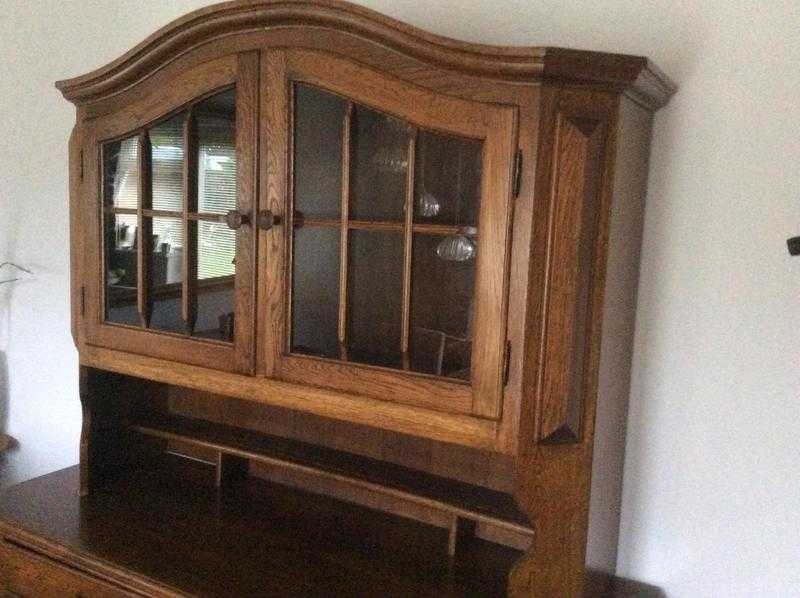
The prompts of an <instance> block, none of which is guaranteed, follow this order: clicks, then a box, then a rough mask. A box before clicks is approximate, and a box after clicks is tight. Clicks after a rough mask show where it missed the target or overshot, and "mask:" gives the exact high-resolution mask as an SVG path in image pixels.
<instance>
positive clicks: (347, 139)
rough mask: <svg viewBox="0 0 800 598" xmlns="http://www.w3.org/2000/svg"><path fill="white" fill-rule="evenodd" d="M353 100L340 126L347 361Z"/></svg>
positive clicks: (342, 350)
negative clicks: (342, 124)
mask: <svg viewBox="0 0 800 598" xmlns="http://www.w3.org/2000/svg"><path fill="white" fill-rule="evenodd" d="M354 111H355V109H354V106H353V102H348V103H347V110H345V114H344V126H343V128H342V193H341V210H342V227H341V229H340V237H339V326H338V335H339V357H340V358H341V359H342V360H343V361H347V270H348V265H349V263H348V262H349V257H348V249H349V247H348V241H349V238H350V227H349V222H350V159H351V151H352V129H353V113H354Z"/></svg>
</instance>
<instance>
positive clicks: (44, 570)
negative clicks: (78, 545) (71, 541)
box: [0, 542, 133, 598]
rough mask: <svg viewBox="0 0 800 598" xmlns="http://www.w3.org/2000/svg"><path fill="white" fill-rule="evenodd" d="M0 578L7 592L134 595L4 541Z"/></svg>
mask: <svg viewBox="0 0 800 598" xmlns="http://www.w3.org/2000/svg"><path fill="white" fill-rule="evenodd" d="M0 582H1V585H0V589H2V591H3V596H14V597H17V596H22V597H24V598H51V597H52V598H67V597H70V598H123V597H130V596H132V595H133V594H129V593H128V592H125V591H124V590H122V589H120V588H117V587H115V586H113V585H111V584H109V583H106V582H104V581H101V580H99V579H95V578H93V577H91V576H89V575H86V574H84V573H81V572H79V571H76V570H74V569H71V568H69V567H67V566H64V565H61V564H60V563H56V562H55V561H52V560H50V559H48V558H46V557H44V556H41V555H39V554H37V553H34V552H33V551H30V550H27V549H26V548H22V547H20V546H16V545H14V544H10V543H8V542H3V543H2V544H0Z"/></svg>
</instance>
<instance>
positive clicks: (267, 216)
mask: <svg viewBox="0 0 800 598" xmlns="http://www.w3.org/2000/svg"><path fill="white" fill-rule="evenodd" d="M256 221H257V224H258V228H260V229H261V230H270V229H271V228H272V227H273V226H275V225H276V224H280V218H278V217H277V216H276V215H275V214H273V213H272V210H261V211H259V212H258V216H257V218H256Z"/></svg>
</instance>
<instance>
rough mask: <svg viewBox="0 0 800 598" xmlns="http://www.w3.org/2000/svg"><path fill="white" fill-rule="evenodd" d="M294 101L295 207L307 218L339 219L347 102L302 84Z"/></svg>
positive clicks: (296, 87) (296, 89)
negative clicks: (343, 132)
mask: <svg viewBox="0 0 800 598" xmlns="http://www.w3.org/2000/svg"><path fill="white" fill-rule="evenodd" d="M294 101H295V113H294V114H295V116H294V210H295V212H299V213H300V214H302V215H303V216H304V217H305V218H316V219H338V218H339V217H340V216H341V202H340V197H341V188H342V128H343V125H344V116H345V111H346V109H347V102H345V101H344V100H342V99H341V98H339V97H338V96H334V95H332V94H329V93H325V92H324V91H321V90H319V89H316V88H314V87H309V86H307V85H299V84H298V85H295V87H294Z"/></svg>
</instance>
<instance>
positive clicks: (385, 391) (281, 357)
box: [257, 49, 518, 419]
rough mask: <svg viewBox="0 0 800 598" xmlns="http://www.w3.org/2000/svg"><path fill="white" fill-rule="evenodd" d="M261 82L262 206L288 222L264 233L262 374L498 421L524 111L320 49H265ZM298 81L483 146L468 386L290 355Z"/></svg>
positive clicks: (261, 246) (261, 244)
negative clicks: (515, 178) (294, 121)
mask: <svg viewBox="0 0 800 598" xmlns="http://www.w3.org/2000/svg"><path fill="white" fill-rule="evenodd" d="M331 73H336V75H335V76H331ZM261 80H262V82H263V83H262V95H261V135H262V147H265V148H266V149H265V151H263V152H262V154H261V172H262V173H264V176H262V178H261V194H260V195H261V204H260V206H259V208H260V209H269V210H271V211H272V212H273V213H274V214H276V215H277V216H278V218H279V220H280V222H281V226H279V227H276V228H274V229H272V230H270V231H268V232H261V233H260V237H261V238H260V240H259V256H260V260H261V261H260V263H259V268H258V271H259V272H260V273H261V279H260V281H259V297H260V302H261V305H260V308H259V314H258V316H259V326H258V330H259V333H258V337H259V341H261V342H260V343H259V355H258V365H257V372H258V373H259V374H260V375H263V376H266V377H274V378H277V379H280V380H284V381H287V382H296V383H305V384H311V385H314V386H323V387H328V388H334V389H336V390H340V391H343V392H348V393H350V394H362V395H367V396H372V397H375V398H382V399H384V400H390V401H396V402H399V403H405V404H410V405H415V406H420V407H425V408H429V409H435V410H440V411H446V412H453V413H461V414H470V415H474V416H478V417H485V418H487V419H499V418H500V416H501V414H502V403H503V387H504V380H503V367H504V361H505V358H506V348H505V344H506V317H507V309H508V293H507V291H508V288H507V287H508V269H509V266H510V263H509V262H510V243H511V223H512V215H513V214H512V205H511V201H512V197H511V193H512V191H511V187H512V170H513V163H514V156H515V154H516V150H517V127H518V114H517V112H518V109H517V108H516V107H514V106H510V105H501V104H492V103H485V102H477V101H471V100H467V99H463V98H457V97H455V96H449V95H445V94H442V93H439V92H436V91H432V90H429V89H426V88H422V87H419V86H417V85H414V84H412V83H409V82H407V81H402V80H399V79H395V78H393V77H390V76H388V75H386V74H383V73H380V72H378V71H376V70H373V69H370V68H367V67H365V66H363V65H360V64H358V63H356V62H354V61H351V60H347V59H345V58H341V57H337V56H334V55H332V54H327V53H323V52H319V51H315V50H301V49H266V50H265V51H264V53H263V55H262V69H261ZM292 82H303V83H306V84H310V85H314V86H316V87H318V88H322V89H324V90H325V91H328V92H330V93H333V94H337V95H340V96H342V97H345V98H347V99H348V100H352V101H354V102H358V103H359V104H362V105H365V106H367V107H370V108H373V109H377V110H380V111H381V112H384V113H389V114H392V115H393V116H397V117H399V118H401V119H403V120H405V121H407V122H410V123H411V124H413V125H414V126H417V127H420V128H425V129H429V130H435V131H443V132H445V133H448V134H452V135H459V136H462V137H467V138H473V139H481V140H484V156H483V165H484V168H483V177H482V189H481V198H482V199H481V208H480V222H481V229H480V231H481V232H480V235H481V251H479V252H478V263H477V265H476V271H477V273H476V288H475V296H476V303H475V305H476V307H475V309H476V317H475V328H474V332H473V338H474V339H476V340H474V341H473V357H472V376H471V383H469V384H465V383H460V382H451V381H448V380H446V379H444V378H436V377H433V376H430V375H425V374H419V373H412V372H404V371H402V370H393V369H389V368H382V367H376V366H370V365H362V364H349V363H342V362H337V361H335V360H328V359H322V358H316V357H309V356H300V355H290V354H289V347H288V346H287V339H288V334H287V332H288V330H289V320H288V314H289V309H290V308H289V305H290V301H291V299H290V298H289V288H290V286H289V285H290V282H289V281H290V276H291V271H290V268H291V266H290V262H291V260H290V259H289V256H291V237H292V235H291V234H290V233H291V230H292V227H293V222H292V211H291V202H292V199H293V198H292V189H291V181H292V172H291V169H292V159H291V156H292V139H291V137H292V135H291V131H292V130H293V128H292V123H291V116H292V109H291V108H292V104H291V97H292V93H291V92H292V90H291V84H292ZM409 98H411V99H412V100H413V101H409Z"/></svg>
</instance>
